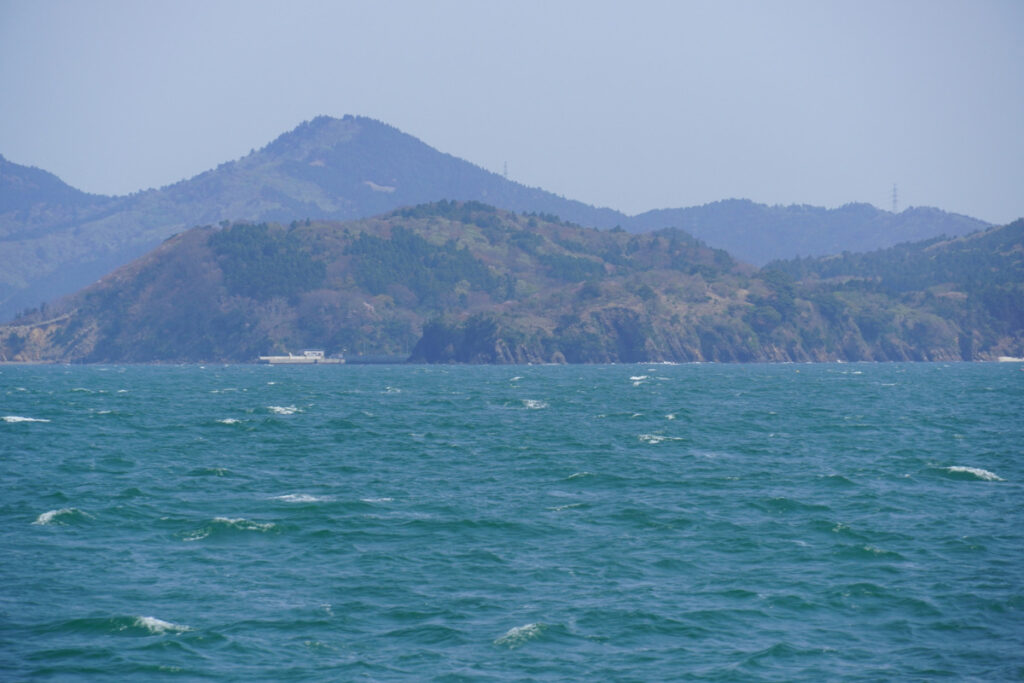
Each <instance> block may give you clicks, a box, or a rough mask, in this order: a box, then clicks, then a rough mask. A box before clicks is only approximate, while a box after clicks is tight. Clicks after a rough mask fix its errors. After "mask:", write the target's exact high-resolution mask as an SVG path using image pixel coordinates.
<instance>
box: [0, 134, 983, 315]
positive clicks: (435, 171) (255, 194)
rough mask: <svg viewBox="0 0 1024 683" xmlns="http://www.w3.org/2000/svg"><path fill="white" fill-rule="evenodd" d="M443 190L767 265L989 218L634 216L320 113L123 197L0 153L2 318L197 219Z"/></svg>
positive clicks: (382, 208) (332, 216) (704, 209)
mask: <svg viewBox="0 0 1024 683" xmlns="http://www.w3.org/2000/svg"><path fill="white" fill-rule="evenodd" d="M441 199H448V200H473V201H481V202H485V203H487V204H490V205H494V206H497V207H500V208H503V209H507V210H511V211H516V212H532V213H536V214H542V215H545V216H549V217H550V216H557V217H559V218H560V219H562V220H566V221H570V222H572V223H576V224H579V225H583V226H590V227H598V228H613V227H615V226H619V227H621V228H623V229H625V230H627V231H631V232H642V231H646V230H652V229H659V228H664V227H677V228H681V229H683V230H686V231H687V232H689V233H691V234H693V235H695V236H697V237H698V238H700V239H702V240H704V241H706V242H707V243H708V244H709V245H711V246H713V247H717V248H724V249H726V250H728V251H729V252H730V253H731V254H732V255H733V256H735V257H736V258H738V259H740V260H742V261H746V262H750V263H754V264H758V265H760V264H763V263H765V262H767V261H770V260H774V259H780V258H787V257H791V256H795V255H822V254H828V253H839V252H842V251H864V250H869V249H877V248H881V247H885V246H891V245H893V244H896V243H898V242H901V241H907V240H916V239H925V238H929V237H934V236H938V235H943V234H945V235H950V236H952V235H961V234H967V233H969V232H972V231H974V230H978V229H981V228H984V227H987V225H986V224H985V223H984V222H982V221H979V220H976V219H973V218H968V217H965V216H959V215H955V214H949V213H945V212H942V211H939V210H937V209H913V210H908V211H904V212H902V213H900V214H892V213H889V212H885V211H881V210H879V209H875V208H874V207H871V206H869V205H864V204H851V205H848V206H845V207H842V208H840V209H834V210H828V209H822V208H817V207H808V206H789V207H778V206H776V207H770V206H765V205H761V204H755V203H753V202H749V201H745V200H727V201H722V202H715V203H713V204H708V205H705V206H701V207H693V208H685V209H663V210H658V211H650V212H648V213H644V214H640V215H638V216H627V215H625V214H622V213H619V212H617V211H614V210H612V209H607V208H596V207H593V206H589V205H586V204H583V203H581V202H577V201H573V200H570V199H566V198H563V197H559V196H557V195H555V194H552V193H550V192H546V191H544V190H541V189H537V188H530V187H526V186H524V185H522V184H519V183H516V182H513V181H510V180H508V179H506V178H504V177H502V176H500V175H498V174H495V173H491V172H489V171H486V170H484V169H482V168H480V167H478V166H475V165H473V164H470V163H469V162H466V161H463V160H460V159H457V158H455V157H453V156H450V155H448V154H444V153H442V152H439V151H437V150H435V149H433V148H431V147H429V146H428V145H426V144H424V143H423V142H421V141H419V140H417V139H416V138H414V137H412V136H410V135H407V134H404V133H402V132H400V131H399V130H397V129H395V128H393V127H391V126H388V125H385V124H383V123H380V122H378V121H374V120H372V119H367V118H360V117H352V116H346V117H345V118H343V119H335V118H330V117H318V118H316V119H314V120H312V121H309V122H306V123H303V124H302V125H300V126H298V127H297V128H296V129H294V130H293V131H291V132H288V133H285V134H283V135H281V136H280V137H278V138H277V139H276V140H274V141H273V142H271V143H270V144H268V145H267V146H266V147H264V148H262V149H260V150H259V151H255V152H253V153H251V154H249V155H248V156H246V157H243V158H241V159H238V160H236V161H231V162H227V163H224V164H221V165H220V166H218V167H217V168H216V169H212V170H210V171H207V172H205V173H202V174H200V175H198V176H195V177H194V178H191V179H188V180H183V181H181V182H179V183H176V184H173V185H169V186H167V187H164V188H161V189H159V190H147V191H144V192H138V193H135V194H132V195H128V196H121V197H106V196H99V195H90V194H86V193H83V192H80V191H79V190H76V189H74V188H72V187H70V186H68V185H66V184H65V183H63V182H62V181H61V180H60V179H58V178H57V177H56V176H54V175H52V174H50V173H47V172H45V171H42V170H39V169H36V168H30V167H26V166H21V165H18V164H15V163H12V162H10V161H8V160H6V159H4V158H3V157H0V320H4V319H9V318H11V317H13V316H14V315H15V313H16V312H18V311H20V310H22V309H25V308H29V307H34V306H38V305H39V304H40V303H42V302H45V301H51V300H54V299H56V298H57V297H60V296H63V295H66V294H69V293H71V292H73V291H75V290H77V289H79V288H80V287H83V286H85V285H87V284H89V283H91V282H93V281H95V280H97V279H98V278H100V277H101V276H103V275H104V274H106V273H107V272H109V271H110V270H112V269H113V268H115V267H117V266H120V265H123V264H125V263H128V262H129V261H131V260H132V259H133V258H136V257H138V256H140V255H142V254H144V253H145V252H147V251H148V250H149V249H152V248H153V247H154V246H156V245H158V244H159V243H160V242H162V241H163V240H165V239H167V238H168V237H170V236H171V235H173V234H175V233H178V232H181V231H183V230H186V229H188V228H190V227H193V226H199V225H210V224H216V223H220V222H222V221H240V220H241V221H277V222H281V223H290V222H291V221H295V220H305V219H306V218H312V219H317V220H351V219H357V218H364V217H369V216H373V215H378V214H381V213H384V212H387V211H391V210H393V209H396V208H399V207H403V206H414V205H419V204H422V203H425V202H432V201H437V200H441Z"/></svg>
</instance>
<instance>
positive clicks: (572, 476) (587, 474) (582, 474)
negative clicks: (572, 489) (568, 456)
mask: <svg viewBox="0 0 1024 683" xmlns="http://www.w3.org/2000/svg"><path fill="white" fill-rule="evenodd" d="M592 476H594V473H593V472H573V473H572V474H570V475H569V476H568V477H566V478H567V479H579V478H580V477H592Z"/></svg>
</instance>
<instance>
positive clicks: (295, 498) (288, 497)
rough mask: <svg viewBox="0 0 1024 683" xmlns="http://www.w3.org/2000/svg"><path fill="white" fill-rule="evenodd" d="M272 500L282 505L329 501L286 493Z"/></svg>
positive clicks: (300, 494)
mask: <svg viewBox="0 0 1024 683" xmlns="http://www.w3.org/2000/svg"><path fill="white" fill-rule="evenodd" d="M274 500H279V501H281V502H282V503H321V502H323V501H325V500H329V499H328V498H325V497H323V496H313V495H310V494H308V493H286V494H284V495H283V496H274Z"/></svg>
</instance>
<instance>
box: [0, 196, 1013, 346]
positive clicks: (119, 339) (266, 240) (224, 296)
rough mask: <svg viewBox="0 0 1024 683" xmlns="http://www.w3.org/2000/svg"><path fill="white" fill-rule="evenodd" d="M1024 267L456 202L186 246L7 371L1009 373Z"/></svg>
mask: <svg viewBox="0 0 1024 683" xmlns="http://www.w3.org/2000/svg"><path fill="white" fill-rule="evenodd" d="M1022 254H1024V221H1018V222H1017V223H1015V224H1013V225H1011V226H1006V227H1003V228H993V229H990V230H988V231H985V232H980V233H976V234H974V235H971V236H968V237H963V238H958V239H954V240H942V241H939V240H932V241H929V242H924V243H916V244H913V245H902V246H900V247H895V248H890V249H887V250H881V251H878V252H875V253H873V254H867V255H859V256H856V257H854V256H844V257H839V258H838V259H836V258H819V259H800V260H794V261H787V262H777V263H774V264H772V265H771V266H769V267H767V268H764V269H762V270H757V269H755V268H753V267H752V266H748V265H744V264H742V263H740V262H737V261H735V260H734V259H733V258H732V257H730V256H729V254H728V253H726V252H725V251H722V250H718V249H713V248H711V247H708V246H707V245H705V244H704V243H703V242H702V241H700V240H697V239H695V238H694V237H692V236H690V235H688V234H687V233H685V232H683V231H681V230H677V229H671V228H670V229H663V230H658V231H652V232H648V233H642V234H631V233H627V232H625V231H623V230H596V229H592V228H584V227H580V226H577V225H574V224H570V223H566V222H563V221H556V220H552V219H551V218H550V217H544V216H539V215H530V214H515V213H511V212H507V211H503V210H499V209H496V208H493V207H490V206H487V205H484V204H480V203H477V202H464V203H460V202H447V201H442V202H437V203H432V204H426V205H419V206H416V207H411V208H405V209H399V210H396V211H393V212H390V213H388V214H385V215H382V216H380V217H377V218H371V219H362V220H357V221H348V222H326V221H301V222H293V223H291V224H290V225H289V226H283V225H275V224H266V223H259V224H253V223H234V224H229V225H226V226H224V227H220V228H218V227H209V226H208V227H203V228H195V229H192V230H189V231H186V232H184V233H181V234H179V235H176V236H174V237H172V238H170V239H168V240H167V241H165V242H164V243H163V244H161V245H160V246H159V247H158V248H156V249H155V250H153V251H152V252H150V253H148V254H147V255H145V256H144V257H142V258H140V259H137V260H135V261H133V262H132V263H130V264H128V265H127V266H124V267H122V268H120V269H118V270H117V271H115V272H114V273H112V274H110V275H109V276H107V277H105V278H103V279H102V280H101V281H99V282H98V283H96V284H94V285H92V286H90V287H88V288H86V289H84V290H82V291H81V292H79V293H77V294H75V295H73V296H71V297H68V298H66V299H64V300H62V301H60V302H58V303H56V304H52V305H49V306H46V307H43V308H42V309H40V310H37V311H34V312H31V313H29V314H27V315H25V316H22V317H21V318H19V319H18V320H16V321H14V322H13V323H10V324H8V325H6V326H2V327H0V359H5V360H22V361H63V362H153V361H157V362H178V361H193V362H194V361H235V362H251V361H254V360H255V359H256V357H257V356H258V355H260V354H266V353H269V352H273V351H277V352H285V351H298V350H300V349H302V348H307V347H319V348H323V349H325V350H326V351H327V352H328V353H335V354H338V353H343V354H346V355H349V356H352V355H355V356H360V355H367V356H370V355H385V356H391V357H394V356H401V357H409V358H410V359H411V360H414V361H421V362H483V363H496V362H498V363H500V362H505V363H509V362H519V363H523V362H638V361H694V360H698V361H701V360H703V361H706V360H715V361H787V360H788V361H806V360H817V361H823V360H836V359H841V360H958V359H961V358H992V357H994V356H995V355H1003V354H1005V355H1020V354H1021V352H1022V350H1024V324H1022V320H1021V317H1022V316H1021V313H1020V312H1021V311H1022V310H1024V305H1022V304H1024V301H1022V300H1021V293H1022V288H1024V285H1022V284H1021V283H1022V282H1024V277H1022V275H1024V274H1022V271H1021V268H1022V265H1021V263H1022V259H1021V255H1022ZM843 264H846V265H843ZM847 266H848V269H847ZM978 266H980V267H981V272H983V273H984V274H983V275H982V276H978V275H977V272H978V271H977V268H976V267H978ZM848 270H849V272H848ZM851 272H855V273H866V275H854V274H851Z"/></svg>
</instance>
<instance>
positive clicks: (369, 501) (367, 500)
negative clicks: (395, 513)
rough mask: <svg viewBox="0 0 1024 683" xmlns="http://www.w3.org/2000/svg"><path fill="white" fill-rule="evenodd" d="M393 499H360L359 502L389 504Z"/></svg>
mask: <svg viewBox="0 0 1024 683" xmlns="http://www.w3.org/2000/svg"><path fill="white" fill-rule="evenodd" d="M394 500H395V499H394V498H360V499H359V501H360V502H362V503H390V502H392V501H394Z"/></svg>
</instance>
